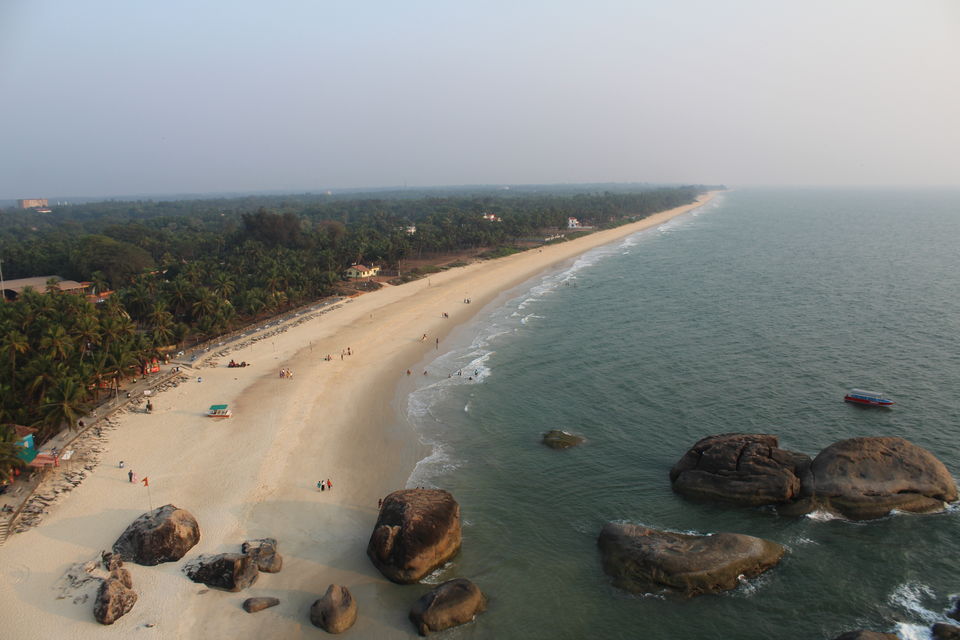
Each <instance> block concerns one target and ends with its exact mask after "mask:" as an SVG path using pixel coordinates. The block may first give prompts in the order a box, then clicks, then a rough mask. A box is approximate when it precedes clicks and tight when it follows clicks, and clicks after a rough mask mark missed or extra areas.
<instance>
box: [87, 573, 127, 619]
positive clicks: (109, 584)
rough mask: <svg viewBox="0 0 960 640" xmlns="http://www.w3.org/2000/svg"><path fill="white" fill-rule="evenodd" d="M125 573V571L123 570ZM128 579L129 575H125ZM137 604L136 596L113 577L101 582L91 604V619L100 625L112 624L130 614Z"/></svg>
mask: <svg viewBox="0 0 960 640" xmlns="http://www.w3.org/2000/svg"><path fill="white" fill-rule="evenodd" d="M123 571H126V569H123ZM127 577H128V578H129V574H128V575H127ZM136 603H137V594H136V592H134V591H133V589H131V588H130V587H129V586H128V585H126V584H124V582H123V581H122V580H120V579H118V578H116V577H114V576H113V575H111V576H110V577H109V578H107V579H106V580H104V581H103V584H101V585H100V589H99V590H98V591H97V599H96V601H95V602H94V604H93V617H94V618H96V620H97V622H99V623H100V624H113V623H114V622H116V621H117V619H118V618H120V617H121V616H123V615H125V614H127V613H129V612H130V610H131V609H133V605H135V604H136Z"/></svg>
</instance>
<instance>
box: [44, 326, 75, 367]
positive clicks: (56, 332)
mask: <svg viewBox="0 0 960 640" xmlns="http://www.w3.org/2000/svg"><path fill="white" fill-rule="evenodd" d="M40 348H41V349H43V350H45V351H49V352H50V353H51V354H52V355H53V357H54V358H56V359H57V360H66V359H67V358H68V357H69V356H70V354H72V353H73V348H74V347H73V339H72V338H70V336H69V335H67V331H66V329H64V328H63V326H52V327H49V328H48V329H47V332H46V334H45V335H44V336H43V337H42V338H41V339H40Z"/></svg>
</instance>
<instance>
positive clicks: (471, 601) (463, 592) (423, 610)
mask: <svg viewBox="0 0 960 640" xmlns="http://www.w3.org/2000/svg"><path fill="white" fill-rule="evenodd" d="M486 609H487V598H486V596H484V595H483V592H482V591H480V588H479V587H477V585H475V584H474V583H472V582H470V581H469V580H467V579H466V578H456V579H454V580H448V581H447V582H444V583H443V584H441V585H440V586H438V587H437V588H436V589H433V590H432V591H430V592H429V593H427V594H426V595H424V596H423V597H421V598H420V599H419V600H417V601H416V602H415V603H414V605H413V607H412V608H411V609H410V622H412V623H413V625H414V626H415V627H416V628H417V632H418V633H419V634H420V635H422V636H425V635H427V634H428V633H430V632H431V631H443V630H444V629H449V628H450V627H456V626H458V625H461V624H465V623H467V622H470V621H471V620H473V619H474V618H476V617H477V614H478V613H482V612H483V611H486Z"/></svg>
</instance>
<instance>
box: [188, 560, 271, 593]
mask: <svg viewBox="0 0 960 640" xmlns="http://www.w3.org/2000/svg"><path fill="white" fill-rule="evenodd" d="M184 571H186V572H187V577H189V578H190V579H191V580H193V581H194V582H202V583H203V584H205V585H207V586H208V587H214V588H216V589H224V590H226V591H240V590H241V589H246V588H247V587H249V586H250V585H252V584H253V583H254V582H256V581H257V576H259V575H260V572H259V570H257V562H256V560H254V559H253V558H251V557H250V556H246V555H243V554H242V553H219V554H217V555H214V556H200V558H199V559H198V560H197V561H196V562H194V563H191V564H190V565H188V566H186V567H184Z"/></svg>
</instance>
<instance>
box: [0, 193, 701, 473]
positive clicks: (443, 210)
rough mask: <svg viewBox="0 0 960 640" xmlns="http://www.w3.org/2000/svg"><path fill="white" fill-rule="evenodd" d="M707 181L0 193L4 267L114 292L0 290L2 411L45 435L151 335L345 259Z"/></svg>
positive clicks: (650, 197) (246, 306) (328, 284)
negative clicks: (231, 193)
mask: <svg viewBox="0 0 960 640" xmlns="http://www.w3.org/2000/svg"><path fill="white" fill-rule="evenodd" d="M711 188H716V187H707V186H702V185H698V186H680V187H642V186H632V187H630V188H624V187H622V186H616V187H615V186H612V185H604V186H603V189H602V190H591V189H589V188H585V187H553V188H550V189H549V190H548V189H547V188H546V187H526V188H513V189H510V190H509V191H508V190H502V189H493V188H486V189H485V188H478V187H474V188H470V189H464V190H460V191H457V190H454V189H450V190H427V191H420V192H409V191H398V192H383V191H381V192H377V193H375V194H351V195H348V196H347V195H341V196H332V195H324V194H303V195H285V196H245V197H237V198H222V199H212V200H177V201H136V202H133V201H125V202H120V201H108V202H95V203H85V204H75V205H67V206H54V207H52V209H53V211H52V213H37V212H35V211H21V210H17V209H10V208H7V209H4V210H2V211H0V220H2V225H0V268H2V272H3V277H4V279H6V280H10V279H14V278H25V277H35V276H50V275H57V276H60V277H62V278H66V279H71V280H78V281H89V282H92V283H93V286H94V288H95V289H96V290H97V291H106V290H115V291H116V293H115V294H114V295H113V296H112V297H110V298H109V299H108V300H107V301H106V302H104V303H100V304H97V305H94V304H92V303H90V302H88V301H87V300H86V299H85V298H83V297H80V296H74V295H68V294H63V295H51V294H52V293H53V290H52V289H51V294H44V292H30V291H28V292H26V294H24V295H22V296H21V297H20V299H19V300H18V301H16V302H13V303H8V304H2V305H0V331H2V332H0V424H5V423H16V424H23V425H27V426H34V427H39V428H40V429H41V434H40V435H41V437H40V439H41V441H42V440H43V437H45V436H49V435H52V434H53V433H56V431H57V430H59V428H61V427H62V425H64V424H66V425H75V423H76V420H77V418H78V416H80V415H83V413H84V412H85V411H86V410H87V409H88V408H89V407H90V406H91V404H92V403H93V402H95V401H96V400H97V399H98V396H99V395H100V394H101V393H103V392H104V391H103V390H104V389H105V388H107V389H108V388H109V387H111V386H113V387H114V388H116V385H117V384H119V381H120V379H121V378H123V377H125V376H127V375H135V373H136V367H137V365H138V363H142V362H144V361H146V360H147V359H148V358H151V357H154V356H156V355H158V354H159V353H160V351H161V350H162V349H166V348H169V347H170V346H172V345H177V344H183V343H184V342H186V341H188V340H194V341H195V340H200V339H204V338H210V337H214V336H217V335H220V334H222V333H225V332H227V331H230V330H231V329H234V328H236V327H238V326H242V325H243V324H245V323H248V322H251V321H254V320H256V319H257V318H259V317H263V316H266V315H272V314H277V313H282V312H284V311H286V310H288V309H291V308H293V307H297V306H300V305H303V304H306V303H309V302H312V301H314V300H317V299H319V298H322V297H325V296H328V295H331V294H332V293H334V292H335V290H336V287H337V285H338V283H340V282H341V281H342V279H343V273H344V271H345V270H346V268H347V267H349V266H350V265H352V264H356V263H364V264H373V265H379V266H382V267H384V268H385V269H387V270H397V269H398V268H399V266H400V264H401V261H402V260H403V259H404V258H427V259H429V258H431V257H435V256H439V255H442V254H449V253H452V252H458V251H463V250H468V249H479V248H484V249H486V250H489V255H498V254H502V253H509V252H510V251H513V250H517V249H518V248H520V247H521V246H530V245H531V244H532V243H536V242H541V243H542V242H543V240H544V237H545V236H546V235H548V234H551V233H556V230H557V229H565V228H566V224H567V218H568V217H571V216H573V217H576V218H578V219H579V220H580V221H581V222H582V223H583V224H585V225H592V226H595V227H599V228H605V227H611V226H617V225H620V224H624V223H626V222H630V221H633V220H637V219H640V218H643V217H645V216H648V215H650V214H652V213H655V212H658V211H662V210H665V209H669V208H672V207H676V206H680V205H683V204H688V203H690V202H693V201H694V200H695V199H696V197H697V196H698V195H700V194H701V193H703V192H705V191H707V190H709V189H711ZM484 214H492V215H493V216H497V217H498V218H499V221H490V220H486V219H484V217H483V216H484ZM414 228H415V230H414ZM4 371H5V373H3V372H4ZM3 431H4V430H3V429H0V443H2V442H3V440H5V439H6V438H5V437H4V435H3ZM0 457H2V456H0ZM0 466H2V463H0Z"/></svg>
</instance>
